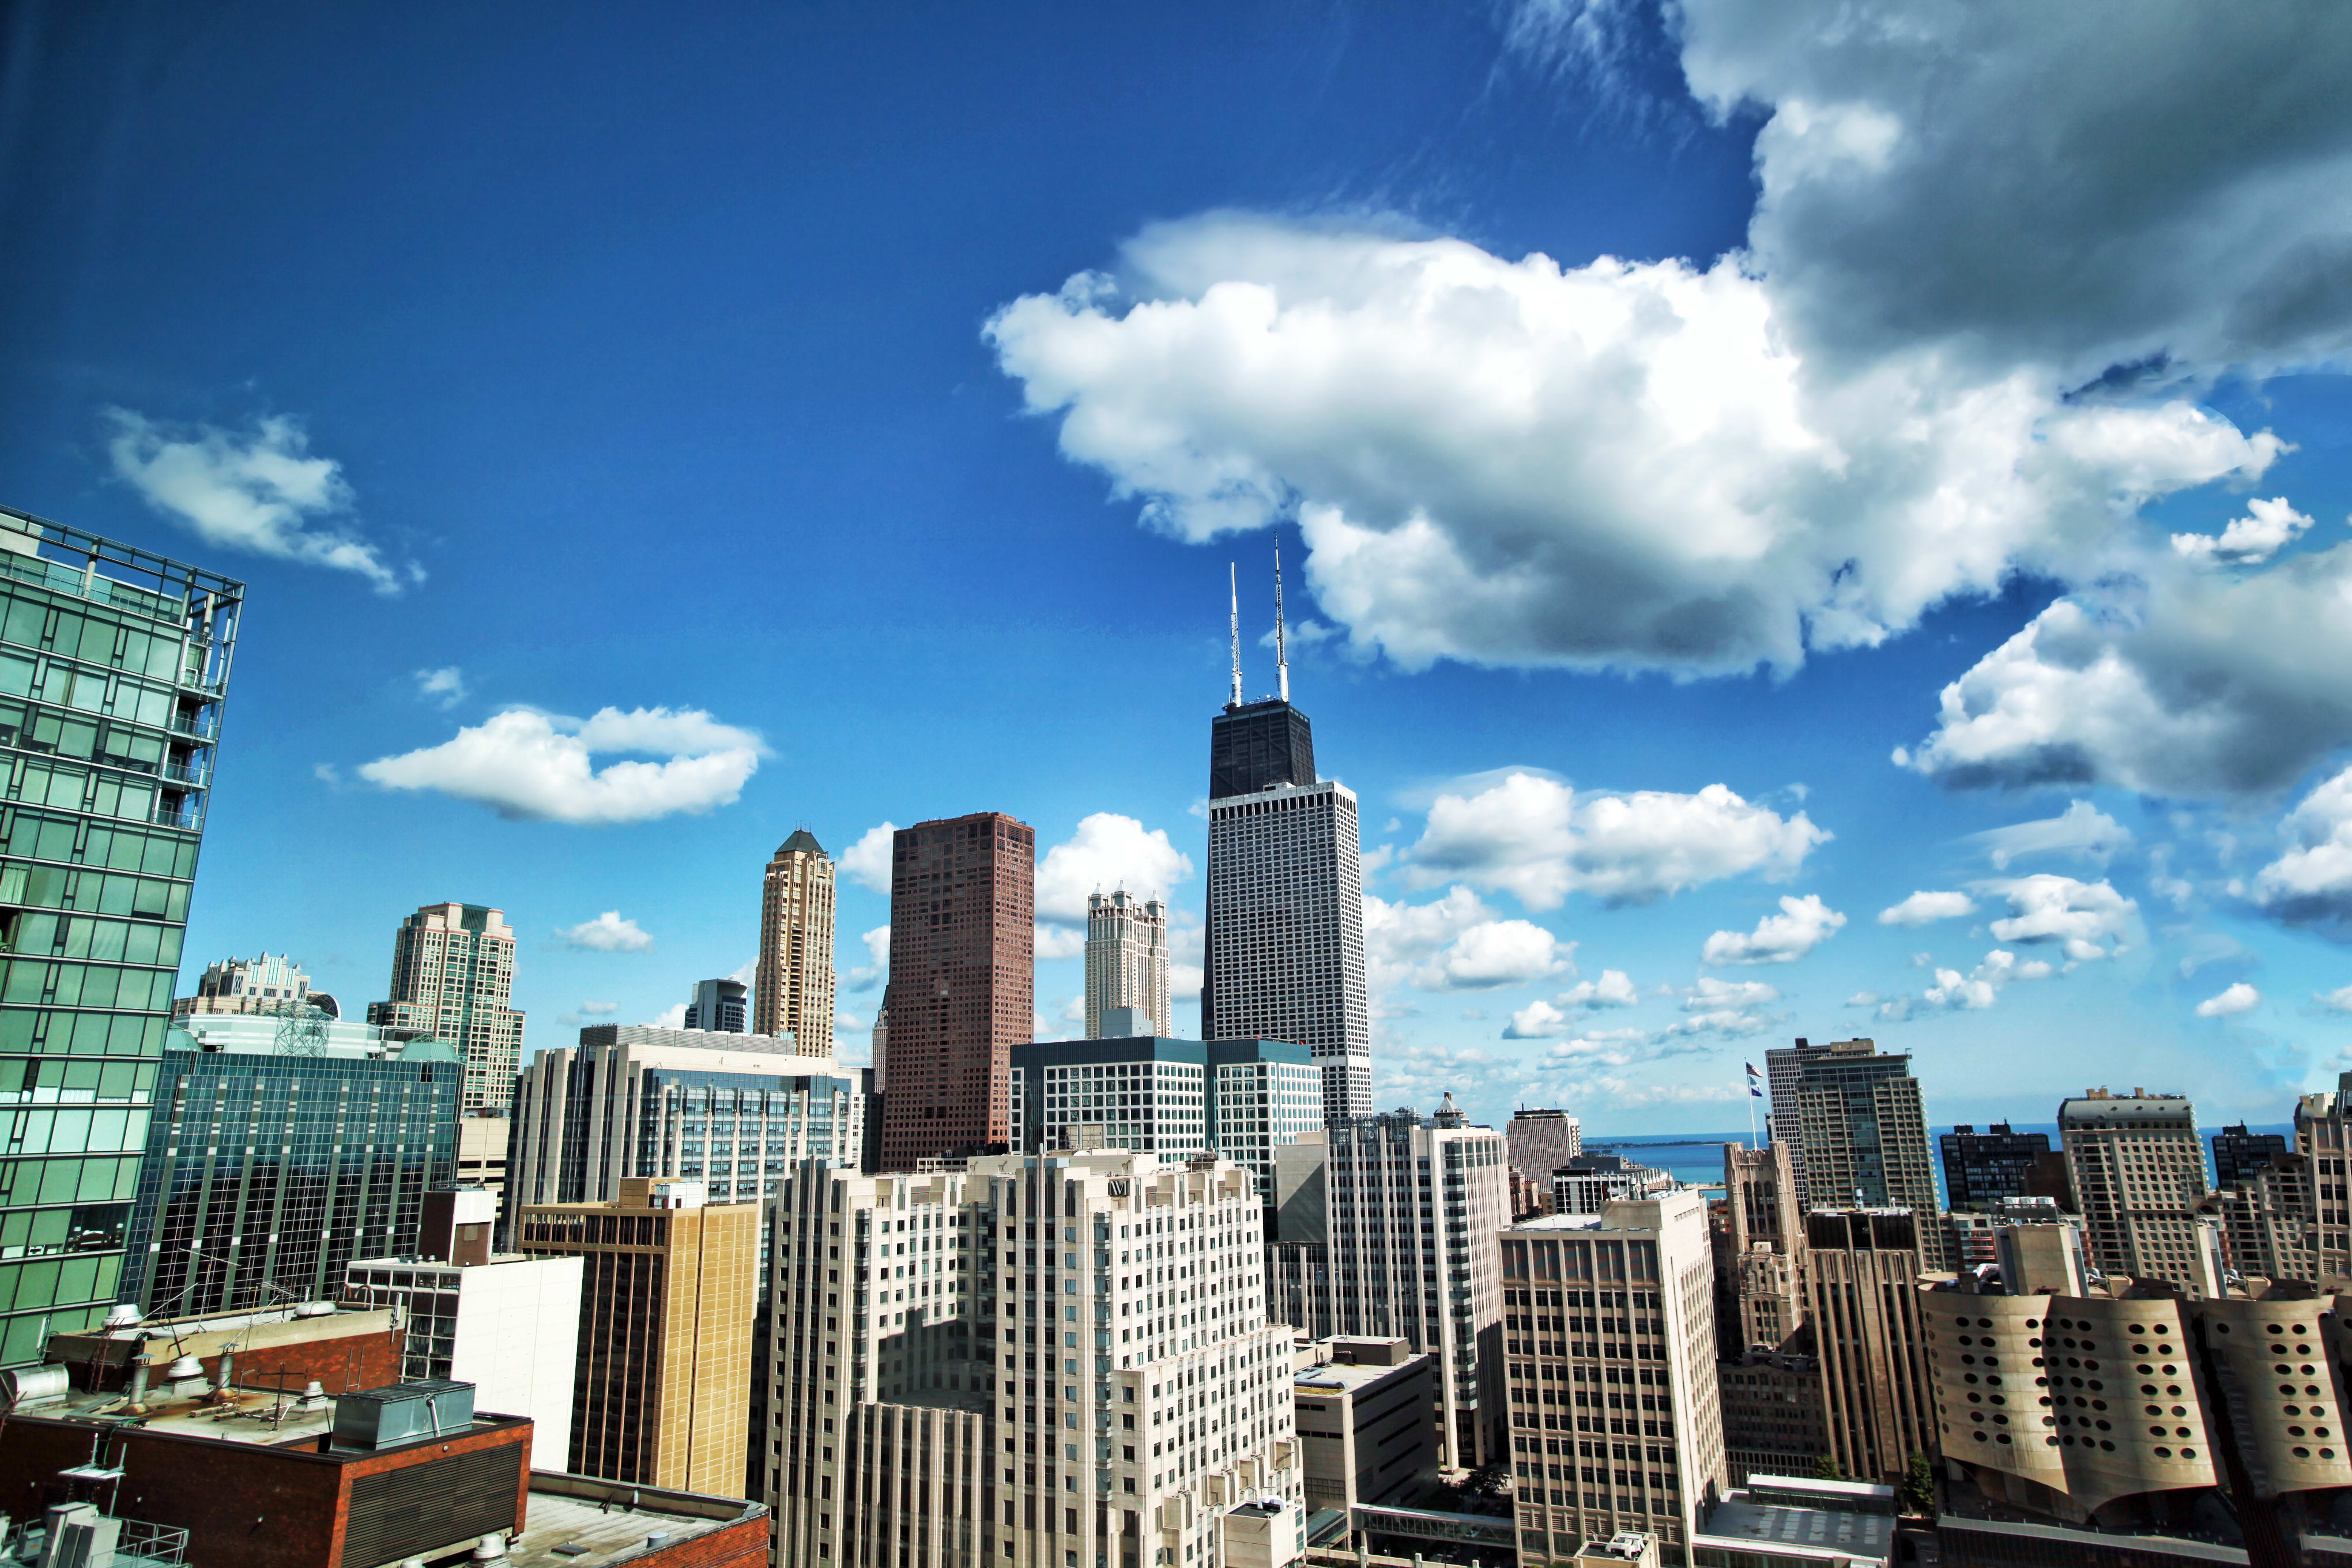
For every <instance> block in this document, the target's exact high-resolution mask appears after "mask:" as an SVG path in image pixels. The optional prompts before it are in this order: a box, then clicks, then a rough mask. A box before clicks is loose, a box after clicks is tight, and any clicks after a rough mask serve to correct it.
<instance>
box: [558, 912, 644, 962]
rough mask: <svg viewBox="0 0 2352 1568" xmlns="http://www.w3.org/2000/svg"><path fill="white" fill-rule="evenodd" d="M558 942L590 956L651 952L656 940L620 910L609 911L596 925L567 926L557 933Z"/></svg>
mask: <svg viewBox="0 0 2352 1568" xmlns="http://www.w3.org/2000/svg"><path fill="white" fill-rule="evenodd" d="M555 940H556V941H558V942H562V944H563V945H564V946H566V947H576V948H584V949H586V950H587V951H588V952H650V951H652V948H653V945H654V939H653V938H652V937H650V936H648V935H647V934H646V932H645V931H644V930H643V929H642V928H641V927H640V926H639V925H638V924H637V922H636V921H633V920H623V919H622V918H621V911H620V910H605V911H604V913H603V914H601V915H598V916H597V917H596V918H595V919H594V920H593V921H581V922H580V923H579V924H578V925H576V926H565V927H563V928H562V930H560V931H556V933H555Z"/></svg>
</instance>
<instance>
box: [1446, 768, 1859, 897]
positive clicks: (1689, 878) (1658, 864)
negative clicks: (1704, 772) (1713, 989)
mask: <svg viewBox="0 0 2352 1568" xmlns="http://www.w3.org/2000/svg"><path fill="white" fill-rule="evenodd" d="M1829 837H1830V835H1829V834H1828V833H1826V832H1824V831H1823V830H1822V829H1821V828H1819V827H1816V826H1813V824H1812V822H1811V819H1810V818H1808V817H1807V816H1805V814H1804V813H1803V812H1798V813H1796V814H1795V815H1794V816H1789V817H1783V816H1780V813H1778V812H1776V811H1774V810H1772V809H1771V808H1770V807H1769V806H1762V805H1753V804H1751V803H1750V802H1748V801H1746V800H1743V799H1741V798H1740V797H1739V796H1738V795H1735V794H1734V793H1732V791H1731V790H1730V789H1729V788H1728V787H1727V786H1725V785H1723V784H1709V785H1707V786H1706V788H1705V789H1702V790H1700V791H1699V792H1698V793H1697V794H1696V795H1675V794H1671V793H1668V792H1665V791H1662V790H1641V791H1636V792H1634V793H1633V794H1630V795H1621V794H1612V793H1608V792H1601V791H1583V792H1580V791H1577V790H1575V789H1572V788H1570V786H1569V785H1567V784H1561V783H1559V781H1557V780H1555V779H1550V778H1546V777H1544V776H1542V775H1541V774H1538V773H1522V772H1514V773H1508V774H1507V775H1506V776H1504V777H1503V778H1502V779H1501V780H1500V781H1499V782H1496V783H1494V784H1486V785H1485V786H1484V787H1480V788H1475V789H1474V790H1471V791H1469V792H1468V793H1459V794H1457V793H1451V792H1449V793H1446V794H1443V795H1439V796H1438V797H1437V799H1436V801H1435V802H1434V803H1433V805H1431V806H1430V808H1429V821H1428V826H1426V827H1425V828H1424V830H1423V833H1422V836H1421V840H1420V842H1419V843H1417V844H1416V845H1414V846H1413V848H1412V856H1411V862H1410V863H1411V876H1412V879H1414V880H1416V881H1418V882H1420V883H1421V884H1423V885H1428V884H1431V883H1435V882H1439V881H1445V880H1451V879H1461V880H1463V881H1465V882H1468V883H1470V884H1472V885H1474V886H1476V887H1482V888H1488V889H1507V890H1508V891H1509V892H1511V893H1513V894H1514V895H1516V896H1517V899H1518V900H1519V901H1520V902H1521V903H1523V904H1525V905H1526V906H1527V907H1528V908H1529V909H1535V910H1548V909H1554V908H1557V907H1558V906H1559V903H1560V902H1561V901H1562V900H1564V899H1566V898H1567V896H1568V895H1569V894H1570V892H1582V893H1586V894H1589V895H1591V896H1592V897H1595V898H1599V899H1601V900H1606V901H1608V902H1611V903H1634V904H1638V903H1647V902H1650V901H1652V900H1656V899H1659V898H1664V897H1665V896H1667V895H1670V894H1673V893H1676V892H1680V891H1682V890H1683V889H1686V888H1694V887H1697V886H1700V885H1701V884H1704V883H1706V882H1712V881H1719V880H1721V879H1725V878H1728V877H1737V876H1740V875H1743V874H1745V873H1748V872H1754V873H1756V874H1758V875H1760V876H1762V877H1764V878H1766V879H1773V880H1778V879H1783V878H1786V877H1790V876H1792V875H1794V874H1795V873H1796V871H1797V870H1798V869H1799V868H1801V866H1802V865H1803V864H1804V859H1805V857H1806V855H1808V854H1809V853H1811V850H1812V849H1813V847H1815V846H1817V845H1820V844H1822V843H1825V842H1827V841H1828V839H1829Z"/></svg>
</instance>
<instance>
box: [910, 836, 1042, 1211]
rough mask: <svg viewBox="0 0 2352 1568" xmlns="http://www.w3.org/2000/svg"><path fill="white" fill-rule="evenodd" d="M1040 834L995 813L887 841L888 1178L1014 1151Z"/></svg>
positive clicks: (1030, 1019)
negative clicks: (935, 1159) (932, 1161)
mask: <svg viewBox="0 0 2352 1568" xmlns="http://www.w3.org/2000/svg"><path fill="white" fill-rule="evenodd" d="M1036 883H1037V835H1036V832H1035V830H1034V829H1033V828H1029V827H1025V826H1023V825H1022V824H1020V823H1018V822H1015V821H1014V820H1013V818H1011V817H1009V816H1005V815H1003V813H1002V812H994V811H984V812H981V813H979V814H977V815H975V816H957V817H950V818H949V819H947V820H945V821H941V822H919V823H917V824H916V825H915V826H912V827H902V828H900V829H899V830H898V834H897V836H896V837H894V838H893V839H892V841H891V846H890V985H889V989H888V991H887V993H886V994H885V999H884V1000H885V1005H886V1006H887V1007H888V1009H889V1016H890V1039H889V1044H888V1046H887V1050H888V1051H889V1063H888V1069H887V1071H888V1077H887V1087H886V1088H885V1089H884V1091H883V1100H882V1168H883V1169H884V1170H886V1171H911V1170H913V1169H914V1168H915V1162H916V1161H918V1160H920V1159H923V1158H926V1157H928V1156H930V1155H937V1154H962V1153H971V1152H981V1151H982V1150H985V1149H988V1148H990V1147H992V1146H993V1147H996V1148H1003V1147H1004V1146H1005V1145H1007V1144H1008V1143H1009V1142H1011V1140H1012V1136H1013V1129H1012V1125H1011V1117H1010V1105H1009V1097H1010V1090H1011V1088H1012V1075H1013V1047H1014V1046H1016V1045H1023V1044H1025V1043H1027V1041H1028V1040H1029V1037H1030V1035H1031V1032H1032V1026H1033V1025H1034V1020H1035V1017H1036V1014H1035V1011H1034V1002H1035V988H1036V964H1035V956H1036V955H1035V942H1036V924H1035V921H1036Z"/></svg>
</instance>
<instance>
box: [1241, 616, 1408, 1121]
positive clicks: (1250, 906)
mask: <svg viewBox="0 0 2352 1568" xmlns="http://www.w3.org/2000/svg"><path fill="white" fill-rule="evenodd" d="M1279 581H1280V580H1279V577H1277V579H1276V584H1277V585H1276V648H1277V650H1280V648H1281V626H1280V617H1281V610H1280V588H1279ZM1277 669H1278V673H1279V675H1280V679H1281V695H1279V696H1277V697H1273V698H1268V699H1266V700H1263V701H1258V702H1244V701H1243V700H1242V676H1241V638H1240V631H1239V617H1238V613H1236V616H1235V622H1234V680H1233V697H1232V700H1230V701H1228V702H1227V703H1226V704H1225V710H1224V711H1223V713H1221V714H1219V715H1218V716H1217V717H1216V719H1214V720H1213V721H1212V722H1211V725H1210V730H1209V898H1208V922H1207V933H1206V934H1207V943H1206V952H1205V956H1204V958H1203V961H1202V970H1203V973H1202V982H1201V1035H1202V1038H1204V1039H1213V1040H1217V1039H1267V1040H1289V1041H1291V1042H1293V1043H1295V1044H1297V1045H1302V1046H1305V1047H1307V1049H1308V1050H1309V1051H1311V1052H1313V1053H1314V1056H1315V1060H1316V1063H1317V1065H1318V1067H1319V1068H1321V1069H1322V1073H1323V1113H1324V1115H1325V1116H1326V1117H1327V1118H1329V1119H1335V1120H1336V1119H1340V1118H1351V1117H1359V1116H1369V1115H1370V1114H1371V1109H1372V1061H1371V1012H1370V1006H1369V1005H1368V1003H1367V1000H1366V997H1365V991H1364V879H1363V867H1362V864H1361V862H1360V860H1359V858H1358V835H1357V826H1356V797H1355V795H1354V794H1353V793H1352V792H1350V791H1349V789H1348V788H1347V787H1346V786H1345V785H1343V784H1339V783H1338V782H1337V781H1334V780H1322V781H1318V779H1317V778H1316V776H1315V740H1314V734H1313V731H1312V729H1311V728H1310V726H1309V725H1308V723H1307V715H1306V714H1304V713H1302V712H1300V711H1299V710H1297V709H1296V708H1294V707H1292V706H1291V705H1290V666H1289V662H1288V659H1287V658H1286V657H1284V656H1283V655H1282V654H1281V653H1280V652H1279V651H1277Z"/></svg>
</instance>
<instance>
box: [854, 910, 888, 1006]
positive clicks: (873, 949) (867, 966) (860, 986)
mask: <svg viewBox="0 0 2352 1568" xmlns="http://www.w3.org/2000/svg"><path fill="white" fill-rule="evenodd" d="M857 940H858V941H859V942H864V943H865V944H866V962H865V963H861V964H858V965H857V966H856V967H855V968H853V969H852V970H850V972H849V973H847V974H846V975H845V976H843V989H845V990H848V991H871V990H872V989H874V987H876V986H877V985H879V984H882V982H883V981H885V980H887V979H888V978H889V976H890V928H889V927H888V926H886V925H884V926H876V927H875V928H874V929H873V930H872V931H867V932H866V934H865V935H864V936H861V937H859V938H858V939H857Z"/></svg>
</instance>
